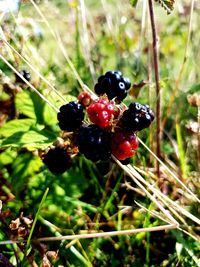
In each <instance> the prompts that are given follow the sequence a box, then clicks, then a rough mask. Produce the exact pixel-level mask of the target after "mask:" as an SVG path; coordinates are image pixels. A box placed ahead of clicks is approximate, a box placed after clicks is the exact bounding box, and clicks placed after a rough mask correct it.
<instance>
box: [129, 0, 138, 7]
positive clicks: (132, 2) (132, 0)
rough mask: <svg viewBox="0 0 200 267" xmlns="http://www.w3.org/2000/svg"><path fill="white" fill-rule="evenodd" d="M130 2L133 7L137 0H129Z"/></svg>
mask: <svg viewBox="0 0 200 267" xmlns="http://www.w3.org/2000/svg"><path fill="white" fill-rule="evenodd" d="M129 2H130V4H131V5H132V6H133V7H135V6H136V5H137V2H138V0H129Z"/></svg>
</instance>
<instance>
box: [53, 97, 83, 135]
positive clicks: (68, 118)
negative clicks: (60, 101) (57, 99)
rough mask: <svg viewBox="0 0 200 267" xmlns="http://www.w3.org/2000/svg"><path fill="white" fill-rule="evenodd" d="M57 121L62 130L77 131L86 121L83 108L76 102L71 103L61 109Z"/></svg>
mask: <svg viewBox="0 0 200 267" xmlns="http://www.w3.org/2000/svg"><path fill="white" fill-rule="evenodd" d="M57 119H58V122H59V123H58V124H59V127H60V129H61V130H63V131H69V132H72V131H75V130H77V129H78V128H80V126H81V125H82V122H83V119H84V112H83V106H82V105H81V104H79V103H77V102H74V101H72V102H69V103H68V104H66V105H63V106H62V107H61V108H60V112H59V113H58V114H57Z"/></svg>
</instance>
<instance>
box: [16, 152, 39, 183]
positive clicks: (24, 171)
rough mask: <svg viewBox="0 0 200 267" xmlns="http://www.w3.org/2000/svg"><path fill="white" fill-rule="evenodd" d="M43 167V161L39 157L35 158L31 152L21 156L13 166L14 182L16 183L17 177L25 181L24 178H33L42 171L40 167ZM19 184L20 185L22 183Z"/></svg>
mask: <svg viewBox="0 0 200 267" xmlns="http://www.w3.org/2000/svg"><path fill="white" fill-rule="evenodd" d="M42 165H43V163H42V161H41V159H40V158H39V157H36V156H33V154H32V153H31V152H28V153H24V154H19V155H18V156H17V157H16V159H15V161H14V162H13V164H12V169H13V172H12V180H13V182H14V181H16V180H15V179H16V177H19V178H20V179H19V180H23V178H26V177H29V176H33V175H34V174H35V173H36V172H38V171H39V170H40V167H41V166H42ZM17 182H19V183H20V181H17ZM17 182H16V184H17Z"/></svg>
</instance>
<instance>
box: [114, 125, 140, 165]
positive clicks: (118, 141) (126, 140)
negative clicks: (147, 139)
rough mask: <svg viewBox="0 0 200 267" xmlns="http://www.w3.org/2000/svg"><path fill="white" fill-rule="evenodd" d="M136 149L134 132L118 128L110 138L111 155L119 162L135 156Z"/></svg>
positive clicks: (136, 141) (136, 142) (136, 143)
mask: <svg viewBox="0 0 200 267" xmlns="http://www.w3.org/2000/svg"><path fill="white" fill-rule="evenodd" d="M137 148H138V140H137V137H136V134H135V133H134V132H127V131H124V129H121V128H118V129H117V130H116V131H115V132H114V133H113V136H112V145H111V151H112V154H113V155H114V156H115V157H116V158H117V159H118V160H121V161H124V160H126V159H128V158H130V157H132V156H133V155H134V154H135V150H136V149H137Z"/></svg>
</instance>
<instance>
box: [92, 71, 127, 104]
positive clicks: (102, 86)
mask: <svg viewBox="0 0 200 267" xmlns="http://www.w3.org/2000/svg"><path fill="white" fill-rule="evenodd" d="M130 87H131V82H130V80H129V79H128V78H125V77H123V75H122V73H121V71H108V72H106V73H105V75H102V76H100V77H99V79H98V83H97V84H96V85H95V87H94V90H95V93H96V94H97V95H99V96H100V95H103V94H106V95H107V97H108V99H110V100H111V99H114V98H116V101H117V102H118V103H120V102H121V101H122V100H123V99H124V98H125V97H126V96H127V91H128V90H129V89H130Z"/></svg>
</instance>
